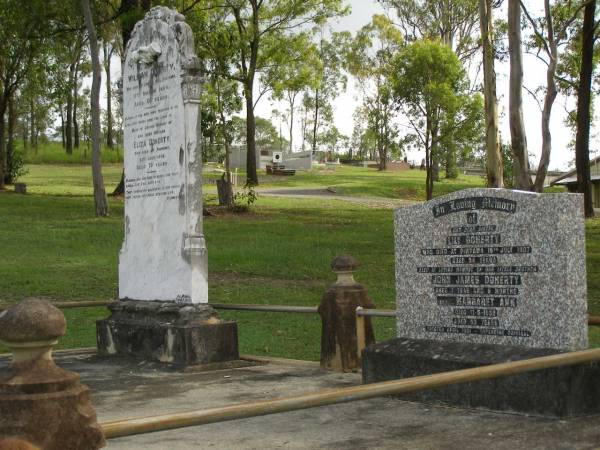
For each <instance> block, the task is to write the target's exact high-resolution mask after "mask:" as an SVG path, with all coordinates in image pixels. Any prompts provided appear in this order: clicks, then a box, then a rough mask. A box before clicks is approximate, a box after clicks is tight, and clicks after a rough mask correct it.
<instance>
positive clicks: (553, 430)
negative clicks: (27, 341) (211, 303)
mask: <svg viewBox="0 0 600 450" xmlns="http://www.w3.org/2000/svg"><path fill="white" fill-rule="evenodd" d="M55 360H56V361H57V363H58V364H59V365H60V366H62V367H64V368H65V369H67V370H73V371H76V372H78V373H80V374H81V379H82V381H83V382H84V383H86V384H87V385H88V386H89V387H90V389H91V393H92V404H93V406H94V408H95V409H96V412H97V414H98V419H99V420H100V421H101V422H104V421H110V420H119V419H123V418H127V417H136V416H137V417H139V416H153V415H157V414H165V413H175V412H180V411H186V410H192V409H207V408H213V407H220V406H227V405H232V404H236V403H240V402H249V401H256V400H265V399H272V398H275V397H281V396H284V397H287V396H292V395H299V394H302V393H307V392H314V391H315V390H320V389H327V388H341V387H345V386H353V385H357V384H360V382H361V379H360V374H352V373H349V374H340V373H335V372H328V371H325V370H322V369H321V368H319V366H318V364H316V363H302V362H297V361H290V360H285V361H282V360H279V361H272V362H271V363H268V364H266V365H256V366H253V367H241V368H238V369H229V370H216V371H211V372H178V371H175V370H165V369H164V368H161V367H159V366H158V365H156V364H151V363H140V362H136V361H134V360H129V359H127V358H109V359H103V358H98V357H97V356H96V355H95V354H94V352H56V355H55ZM7 364H8V358H2V357H0V373H2V372H3V371H4V370H6V365H7ZM490 395H494V394H493V393H490ZM599 424H600V418H599V417H598V416H589V417H579V418H572V419H565V420H555V419H546V418H540V417H530V416H520V415H513V414H498V413H493V412H489V411H482V410H466V409H459V408H449V407H443V406H432V405H425V404H421V403H413V402H407V401H402V400H398V399H393V398H389V397H383V398H375V399H372V400H364V401H356V402H351V403H347V404H340V405H335V406H327V407H320V408H312V409H306V410H301V411H295V412H288V413H280V414H273V415H268V416H262V417H254V418H250V419H240V420H235V421H232V422H221V423H213V424H210V425H203V426H195V427H188V428H180V429H175V430H171V431H162V432H157V433H149V434H140V435H137V436H131V437H123V438H119V439H111V440H109V442H108V449H114V450H139V449H143V450H192V449H209V448H210V449H213V450H233V449H235V450H238V449H239V450H247V449H257V450H258V449H260V450H265V449H276V448H280V449H290V450H291V449H294V450H304V449H328V450H336V449H343V450H362V449H365V450H366V449H369V450H371V449H390V450H391V449H394V450H402V449H404V450H414V449H432V450H433V449H446V450H471V449H472V450H480V449H486V450H515V449H545V450H548V449H591V448H598V444H600V427H599V426H598V425H599Z"/></svg>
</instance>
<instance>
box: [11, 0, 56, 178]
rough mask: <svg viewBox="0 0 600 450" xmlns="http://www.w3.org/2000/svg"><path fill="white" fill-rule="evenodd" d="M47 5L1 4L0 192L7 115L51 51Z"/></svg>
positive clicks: (33, 2)
mask: <svg viewBox="0 0 600 450" xmlns="http://www.w3.org/2000/svg"><path fill="white" fill-rule="evenodd" d="M44 11H45V9H44V2H42V1H41V0H39V1H38V0H31V1H27V2H22V1H20V0H2V1H1V2H0V23H1V24H2V26H1V27H0V42H2V45H0V189H2V188H3V187H4V183H5V176H6V162H7V161H6V159H7V158H6V131H7V130H6V120H5V119H6V114H7V112H8V107H9V102H10V101H11V99H14V95H15V93H16V92H17V90H18V89H19V88H20V87H21V86H22V84H23V82H24V81H25V79H26V77H27V74H28V72H29V71H30V70H31V68H32V67H33V65H34V64H35V62H36V57H38V56H39V55H40V54H41V53H43V52H44V51H46V50H47V44H48V39H47V36H46V34H45V30H46V20H45V18H44V16H43V12H44Z"/></svg>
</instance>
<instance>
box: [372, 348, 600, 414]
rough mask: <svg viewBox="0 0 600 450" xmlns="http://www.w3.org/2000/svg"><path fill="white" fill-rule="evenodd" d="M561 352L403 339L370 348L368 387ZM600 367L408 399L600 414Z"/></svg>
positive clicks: (525, 410)
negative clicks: (396, 380)
mask: <svg viewBox="0 0 600 450" xmlns="http://www.w3.org/2000/svg"><path fill="white" fill-rule="evenodd" d="M556 353H560V352H559V351H556V350H551V349H533V348H527V347H517V346H501V345H488V344H467V343H460V342H442V341H435V340H417V339H406V338H397V339H392V340H389V341H385V342H380V343H378V344H376V345H373V346H371V347H367V348H366V349H365V351H364V353H363V372H362V375H363V383H375V382H379V381H387V380H395V379H402V378H410V377H415V376H420V375H428V374H433V373H439V372H447V371H452V370H459V369H467V368H472V367H478V366H484V365H489V364H498V363H502V362H508V361H517V360H522V359H529V358H535V357H539V356H546V355H552V354H556ZM599 379H600V364H598V363H585V364H579V365H575V366H566V367H557V368H552V369H543V370H536V371H532V372H526V373H521V374H517V375H511V376H507V377H501V378H496V379H490V380H481V381H474V382H470V383H464V384H457V385H452V386H446V387H442V388H437V389H432V390H427V391H423V392H419V393H414V394H407V395H402V396H399V398H401V399H403V400H409V401H418V402H424V403H429V404H444V405H450V406H459V407H467V408H481V409H487V410H492V411H501V412H513V413H520V414H530V415H536V416H542V417H560V418H562V417H575V416H582V415H588V414H598V413H600V384H599V383H598V380H599Z"/></svg>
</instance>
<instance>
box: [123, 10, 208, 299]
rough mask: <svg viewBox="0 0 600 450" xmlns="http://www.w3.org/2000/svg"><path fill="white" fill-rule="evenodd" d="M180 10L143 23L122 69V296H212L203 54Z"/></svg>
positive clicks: (159, 13) (152, 15) (153, 16)
mask: <svg viewBox="0 0 600 450" xmlns="http://www.w3.org/2000/svg"><path fill="white" fill-rule="evenodd" d="M183 20H184V18H183V16H182V15H181V14H178V13H177V12H175V11H172V10H169V9H167V8H162V7H157V8H153V9H152V10H151V11H150V12H149V13H148V14H146V16H145V18H144V20H142V21H140V22H138V23H137V25H136V27H135V29H134V32H133V34H132V37H131V39H130V40H129V42H128V46H127V51H126V59H125V66H124V69H123V128H124V145H125V157H124V164H125V238H124V242H123V246H122V248H121V253H120V259H119V297H120V298H121V299H131V300H160V301H173V302H178V303H205V302H207V301H208V298H207V279H206V278H207V268H206V246H205V243H204V237H203V232H202V190H201V186H202V181H201V169H202V168H201V161H202V159H201V153H200V139H199V138H198V136H199V131H200V126H199V123H198V106H199V97H200V77H199V66H200V65H199V62H198V60H197V57H196V56H195V54H194V46H193V35H192V32H191V29H190V28H189V26H188V25H187V24H186V23H185V22H184V21H183Z"/></svg>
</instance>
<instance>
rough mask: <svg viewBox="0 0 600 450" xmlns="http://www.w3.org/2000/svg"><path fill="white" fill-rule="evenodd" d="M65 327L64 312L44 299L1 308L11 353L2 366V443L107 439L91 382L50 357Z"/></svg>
mask: <svg viewBox="0 0 600 450" xmlns="http://www.w3.org/2000/svg"><path fill="white" fill-rule="evenodd" d="M65 327H66V323H65V316H64V315H63V313H62V312H61V311H60V310H59V309H58V308H56V307H54V306H52V305H51V304H50V303H49V302H47V301H45V300H39V299H27V300H23V301H22V302H21V303H18V304H16V305H13V306H11V307H10V308H8V309H6V310H4V311H2V312H1V313H0V343H2V344H4V345H6V346H7V347H8V348H9V349H10V350H11V352H12V354H13V359H12V362H11V364H10V366H9V367H8V370H5V371H3V372H0V418H1V419H2V420H0V447H1V448H10V447H8V445H16V444H11V442H12V443H14V442H18V441H22V442H23V441H24V442H27V443H28V444H29V445H30V447H31V448H36V446H38V447H39V448H42V449H44V450H60V449H72V450H95V449H98V448H101V447H103V446H104V445H105V441H104V436H103V434H102V430H101V428H100V426H99V425H98V423H97V422H96V413H95V412H94V409H93V408H92V405H91V403H90V394H89V389H88V387H87V386H85V385H83V384H81V383H80V382H79V375H78V374H76V373H74V372H69V371H66V370H63V369H61V368H60V367H58V366H56V364H54V361H53V360H52V348H53V347H54V345H56V343H57V342H58V338H59V337H61V336H62V335H64V333H65ZM3 446H5V447H3ZM24 448H28V447H24Z"/></svg>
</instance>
